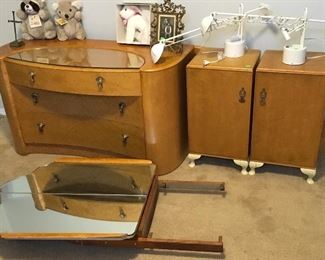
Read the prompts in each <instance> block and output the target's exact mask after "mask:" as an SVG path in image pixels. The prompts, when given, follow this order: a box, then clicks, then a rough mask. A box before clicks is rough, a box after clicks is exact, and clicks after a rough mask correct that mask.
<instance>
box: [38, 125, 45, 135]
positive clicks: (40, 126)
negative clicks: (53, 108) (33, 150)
mask: <svg viewBox="0 0 325 260" xmlns="http://www.w3.org/2000/svg"><path fill="white" fill-rule="evenodd" d="M37 128H38V131H39V132H40V133H43V132H44V128H45V124H44V123H38V124H37Z"/></svg>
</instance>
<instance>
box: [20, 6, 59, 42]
mask: <svg viewBox="0 0 325 260" xmlns="http://www.w3.org/2000/svg"><path fill="white" fill-rule="evenodd" d="M16 15H17V17H18V18H19V19H21V20H22V24H21V37H22V38H23V39H24V40H33V39H38V40H40V39H54V38H55V37H56V30H55V26H54V23H53V22H52V20H51V15H50V12H49V11H48V9H47V5H46V2H45V0H23V1H22V2H21V4H20V9H19V10H17V12H16Z"/></svg>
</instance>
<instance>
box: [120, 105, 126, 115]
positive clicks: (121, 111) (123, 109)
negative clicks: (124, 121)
mask: <svg viewBox="0 0 325 260" xmlns="http://www.w3.org/2000/svg"><path fill="white" fill-rule="evenodd" d="M118 107H119V110H120V114H121V115H123V114H124V111H125V108H126V104H125V103H124V102H121V103H120V104H118Z"/></svg>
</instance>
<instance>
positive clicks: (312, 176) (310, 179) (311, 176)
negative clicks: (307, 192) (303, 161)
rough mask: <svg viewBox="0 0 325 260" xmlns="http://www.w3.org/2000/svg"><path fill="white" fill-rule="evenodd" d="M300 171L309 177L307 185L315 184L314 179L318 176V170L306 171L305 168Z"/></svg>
mask: <svg viewBox="0 0 325 260" xmlns="http://www.w3.org/2000/svg"><path fill="white" fill-rule="evenodd" d="M300 171H301V172H302V173H303V174H305V175H307V176H308V178H307V183H308V184H314V180H313V178H314V177H315V175H316V169H305V168H300Z"/></svg>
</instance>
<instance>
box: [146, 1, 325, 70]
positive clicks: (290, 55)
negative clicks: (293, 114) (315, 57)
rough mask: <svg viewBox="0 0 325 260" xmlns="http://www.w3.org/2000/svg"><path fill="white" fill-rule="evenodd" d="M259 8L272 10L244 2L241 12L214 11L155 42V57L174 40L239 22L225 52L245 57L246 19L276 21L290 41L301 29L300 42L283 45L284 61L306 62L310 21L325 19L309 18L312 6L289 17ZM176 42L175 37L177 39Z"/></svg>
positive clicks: (264, 21)
mask: <svg viewBox="0 0 325 260" xmlns="http://www.w3.org/2000/svg"><path fill="white" fill-rule="evenodd" d="M257 11H267V12H268V11H269V7H268V5H266V4H260V6H259V7H257V8H255V9H251V10H249V11H247V12H244V6H243V4H240V6H239V12H238V13H223V12H213V13H211V14H210V15H209V16H207V17H204V18H203V19H202V21H201V27H200V28H197V29H194V30H192V31H189V32H185V33H183V34H180V35H176V36H173V37H171V38H168V39H162V40H160V42H159V43H157V44H155V45H154V46H153V47H152V49H151V55H152V60H153V62H154V63H156V62H158V61H159V59H160V57H161V55H162V53H163V51H164V48H165V47H166V46H171V45H173V44H176V43H179V42H182V41H185V40H188V39H191V38H194V37H197V36H200V35H201V36H204V35H206V34H208V33H210V32H212V31H215V30H218V29H221V28H224V27H227V26H238V30H237V34H236V35H234V36H233V37H231V38H230V39H227V40H226V41H225V51H224V56H225V57H229V58H236V57H241V56H243V55H244V54H245V50H246V48H247V46H246V42H245V39H244V36H243V34H244V24H245V23H259V24H273V25H275V26H277V27H278V28H279V29H280V31H281V33H282V35H283V37H284V38H285V40H286V41H288V40H290V39H291V35H292V34H294V33H298V32H299V33H300V34H301V35H300V42H299V43H298V44H292V45H288V44H286V45H285V46H284V47H283V59H282V62H283V63H285V64H288V65H301V64H303V63H305V62H306V51H307V48H306V46H305V36H306V30H307V25H308V24H309V23H311V22H314V23H325V20H319V19H309V18H308V10H307V8H306V9H305V13H304V15H303V17H286V16H273V15H260V14H252V13H253V12H257ZM199 31H200V33H199V34H195V35H192V36H189V37H187V38H184V39H181V40H178V41H177V38H180V37H183V36H186V35H190V34H193V33H196V32H199ZM175 39H176V41H174V42H173V40H175Z"/></svg>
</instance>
